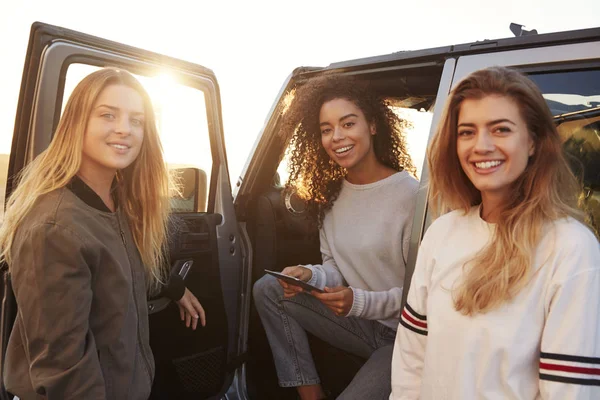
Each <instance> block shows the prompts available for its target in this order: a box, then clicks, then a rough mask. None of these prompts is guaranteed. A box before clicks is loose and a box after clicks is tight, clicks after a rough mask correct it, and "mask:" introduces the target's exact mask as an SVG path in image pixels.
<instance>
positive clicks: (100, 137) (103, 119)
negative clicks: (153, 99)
mask: <svg viewBox="0 0 600 400" xmlns="http://www.w3.org/2000/svg"><path fill="white" fill-rule="evenodd" d="M143 140H144V103H143V100H142V96H140V94H139V93H138V92H137V91H136V90H135V89H132V88H130V87H128V86H125V85H110V86H107V87H106V88H104V90H102V92H101V93H100V95H99V96H98V98H97V99H96V102H95V103H94V105H93V107H92V111H91V113H90V116H89V120H88V124H87V128H86V131H85V136H84V140H83V156H82V160H81V168H80V170H85V171H86V173H87V175H88V177H90V176H89V175H93V176H103V177H112V176H114V174H115V173H116V172H117V170H120V169H124V168H126V167H128V166H129V165H131V163H133V162H134V161H135V159H136V158H137V156H138V154H139V153H140V149H141V147H142V142H143ZM90 178H91V177H90Z"/></svg>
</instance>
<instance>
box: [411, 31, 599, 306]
mask: <svg viewBox="0 0 600 400" xmlns="http://www.w3.org/2000/svg"><path fill="white" fill-rule="evenodd" d="M446 66H447V68H445V69H444V75H443V77H442V80H441V82H440V87H439V91H438V96H437V103H438V104H439V105H440V107H438V108H437V109H436V111H435V113H434V116H433V122H432V124H431V131H430V135H429V139H430V140H431V138H433V136H434V135H435V132H436V129H437V124H438V122H439V121H440V118H441V114H442V110H443V106H442V105H443V104H444V103H445V102H446V100H447V98H448V95H449V92H450V91H451V90H452V88H453V87H455V86H456V85H457V84H458V82H460V81H461V80H462V79H463V78H465V77H466V76H467V75H469V74H470V73H471V72H474V71H476V70H478V69H481V68H486V67H491V66H506V67H512V68H516V69H519V70H520V71H522V72H523V73H525V74H527V75H528V76H529V77H530V78H531V79H532V80H533V81H534V82H535V83H536V84H537V85H538V86H539V87H540V89H541V91H542V94H543V95H544V97H545V98H546V100H547V102H548V105H549V106H550V109H551V111H552V113H553V115H554V117H555V120H556V123H557V125H558V130H559V133H560V134H561V137H562V139H563V147H564V149H565V151H566V152H567V153H569V158H570V161H571V166H572V168H573V170H574V172H575V173H576V174H577V175H578V176H579V177H580V178H581V179H582V181H583V183H584V189H585V190H584V193H583V196H584V199H583V202H584V205H585V206H586V208H587V212H588V215H589V218H590V222H591V223H592V224H593V226H594V228H595V230H596V233H597V234H598V233H599V232H600V230H599V227H600V179H599V175H600V153H599V152H600V139H599V138H600V122H598V120H600V108H599V107H598V106H600V29H587V30H580V31H570V32H562V33H553V34H546V35H539V36H537V35H534V36H528V37H517V38H509V39H500V40H489V41H484V42H476V43H470V44H464V45H457V46H454V47H453V49H452V51H451V52H449V53H448V58H447V60H446ZM428 175H429V170H428V166H427V164H425V165H424V166H423V173H422V179H421V185H422V187H426V186H427V179H428ZM427 196H428V192H427V190H420V191H419V194H418V196H417V204H418V205H419V206H418V207H417V208H416V210H415V218H414V223H413V229H412V237H411V246H410V252H409V262H408V263H407V271H406V275H405V281H404V282H405V284H404V288H405V290H404V294H403V302H406V296H407V295H408V288H409V287H410V282H411V278H412V274H413V272H414V265H415V261H416V258H417V254H418V248H419V245H420V242H421V239H422V237H423V235H424V233H425V231H426V230H427V228H428V227H429V225H430V224H431V222H432V219H431V214H430V213H429V212H428V207H427V204H426V203H427Z"/></svg>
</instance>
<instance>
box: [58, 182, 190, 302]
mask: <svg viewBox="0 0 600 400" xmlns="http://www.w3.org/2000/svg"><path fill="white" fill-rule="evenodd" d="M115 186H116V181H115V183H113V189H112V190H113V197H114V198H115V200H116V192H115V191H114V188H115ZM67 188H69V190H70V191H71V192H73V194H75V195H76V196H77V197H79V198H80V199H81V200H83V202H85V203H86V204H87V205H88V206H90V207H94V208H95V209H97V210H100V211H105V212H112V211H111V210H110V209H109V208H108V207H107V206H106V204H104V202H103V201H102V199H101V198H100V196H98V194H97V193H96V192H94V190H93V189H92V188H91V187H89V186H88V185H87V184H86V183H85V182H84V181H83V180H81V178H79V177H78V176H77V175H75V176H74V177H73V179H71V182H69V184H68V185H67ZM115 202H116V201H115ZM177 272H178V271H175V270H172V271H171V274H170V276H169V282H168V283H167V286H166V287H165V288H164V289H163V291H162V292H161V295H162V296H166V297H168V298H169V299H171V300H173V301H178V300H180V299H181V298H182V297H183V293H184V292H185V283H184V282H183V279H182V278H181V276H179V274H178V273H177Z"/></svg>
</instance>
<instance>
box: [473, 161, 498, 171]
mask: <svg viewBox="0 0 600 400" xmlns="http://www.w3.org/2000/svg"><path fill="white" fill-rule="evenodd" d="M500 164H502V161H484V162H478V163H475V166H476V167H477V168H479V169H488V168H493V167H497V166H498V165H500Z"/></svg>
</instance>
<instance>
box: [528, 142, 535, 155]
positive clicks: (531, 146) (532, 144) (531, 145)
mask: <svg viewBox="0 0 600 400" xmlns="http://www.w3.org/2000/svg"><path fill="white" fill-rule="evenodd" d="M528 154H529V157H531V156H532V155H534V154H535V142H534V141H533V139H531V138H529V151H528Z"/></svg>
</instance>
